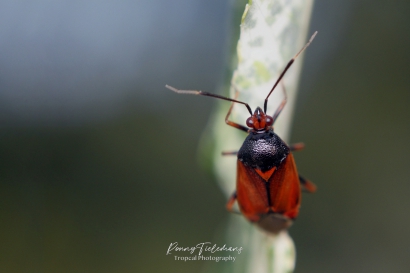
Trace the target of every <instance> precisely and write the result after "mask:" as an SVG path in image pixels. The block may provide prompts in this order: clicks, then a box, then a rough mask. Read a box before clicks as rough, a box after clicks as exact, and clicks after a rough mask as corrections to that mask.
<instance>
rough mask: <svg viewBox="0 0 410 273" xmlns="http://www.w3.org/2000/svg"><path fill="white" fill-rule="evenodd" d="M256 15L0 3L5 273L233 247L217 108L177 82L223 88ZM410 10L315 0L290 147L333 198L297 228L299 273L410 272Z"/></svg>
mask: <svg viewBox="0 0 410 273" xmlns="http://www.w3.org/2000/svg"><path fill="white" fill-rule="evenodd" d="M242 2H243V1H242ZM241 9H242V7H240V6H238V4H235V3H234V2H233V1H219V0H207V1H201V0H185V1H183V0H179V1H161V0H151V1H125V0H124V1H117V2H111V1H95V0H91V1H78V0H74V1H73V0H72V1H44V0H35V1H30V2H23V1H9V0H6V1H1V2H0V272H198V271H200V270H201V269H202V268H203V267H204V266H206V265H207V263H211V262H177V261H174V260H173V257H170V256H166V255H165V253H166V250H167V248H168V246H169V244H170V243H171V242H175V241H177V242H179V244H180V245H183V246H193V245H196V244H197V243H199V242H205V241H211V242H218V243H223V239H221V236H220V232H221V230H223V226H224V225H225V223H226V218H227V212H226V211H225V209H224V205H225V201H226V200H225V197H224V196H223V195H222V193H221V192H220V190H219V188H218V186H217V184H216V182H215V181H214V178H213V177H212V174H210V173H208V172H206V171H205V170H204V169H203V168H201V167H200V166H199V164H198V161H197V160H195V159H197V158H198V152H197V151H198V145H199V141H200V138H201V137H202V132H203V129H204V128H205V126H206V124H207V120H208V117H209V116H210V114H211V112H212V110H213V109H214V107H215V104H216V102H215V101H212V100H210V99H206V98H204V99H198V98H194V97H190V96H177V95H175V94H173V93H171V92H169V91H168V90H166V89H165V88H164V85H165V84H172V85H174V86H178V87H184V88H196V89H202V90H208V91H211V92H212V91H214V90H216V88H217V86H218V85H220V83H221V82H222V81H223V80H224V78H226V77H227V74H226V66H227V62H228V60H229V53H230V50H231V48H232V46H233V44H232V43H233V41H232V37H234V36H235V33H236V32H237V31H238V24H239V18H240V15H241V12H237V11H239V10H241ZM408 10H410V2H409V1H404V0H391V1H381V2H377V3H376V2H374V1H369V0H367V1H366V0H359V1H357V0H356V1H353V0H344V1H340V0H339V1H337V0H330V1H317V2H316V3H315V6H314V10H313V15H312V22H311V27H310V28H311V31H310V32H309V33H311V32H313V31H314V30H318V31H319V35H318V36H317V38H316V39H315V42H314V44H312V46H310V47H309V49H308V50H307V51H306V54H305V61H304V68H303V72H302V79H301V82H300V93H299V94H300V95H299V97H298V102H297V107H296V113H295V116H294V124H293V129H292V141H293V142H298V141H304V142H305V143H306V145H307V148H306V149H305V150H304V151H303V152H300V153H297V154H296V160H297V163H298V168H299V170H300V172H301V173H303V174H304V175H305V176H306V177H309V178H310V179H311V180H312V181H314V182H315V183H316V184H317V185H318V187H319V191H318V192H317V193H316V194H315V195H310V196H305V197H304V203H303V208H302V211H301V214H300V217H299V218H298V220H297V222H296V224H295V225H294V226H293V227H292V228H291V229H290V234H291V236H292V237H293V238H294V241H295V244H296V248H297V252H298V259H297V268H296V272H408V271H409V270H410V259H409V258H408V257H409V255H410V235H409V233H408V231H409V230H410V219H409V209H410V198H409V194H410V183H409V180H410V179H409V178H410V168H409V167H408V164H409V157H408V155H409V154H410V144H409V135H410V125H409V120H410V107H409V102H410V77H409V72H408V71H409V68H410V65H409V63H410V53H409V48H410V35H409V33H410V16H408ZM221 122H223V121H221ZM227 171H234V170H227ZM216 238H219V239H216ZM222 238H223V237H222ZM238 258H240V256H238Z"/></svg>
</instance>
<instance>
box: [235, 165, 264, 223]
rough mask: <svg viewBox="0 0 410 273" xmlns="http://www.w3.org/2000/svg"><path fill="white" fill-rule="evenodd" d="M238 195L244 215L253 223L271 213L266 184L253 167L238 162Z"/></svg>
mask: <svg viewBox="0 0 410 273" xmlns="http://www.w3.org/2000/svg"><path fill="white" fill-rule="evenodd" d="M237 165H238V166H237V170H238V173H237V181H236V194H237V201H238V204H239V208H240V209H241V212H242V214H243V215H244V216H245V217H246V218H247V219H248V220H249V221H251V222H256V221H258V220H259V219H260V215H261V214H266V213H268V211H269V201H268V192H267V191H266V182H265V181H264V180H263V179H262V178H261V177H260V175H259V174H258V173H257V172H256V171H255V170H254V169H252V168H251V167H248V166H245V165H244V164H243V163H242V162H241V161H239V160H238V164H237Z"/></svg>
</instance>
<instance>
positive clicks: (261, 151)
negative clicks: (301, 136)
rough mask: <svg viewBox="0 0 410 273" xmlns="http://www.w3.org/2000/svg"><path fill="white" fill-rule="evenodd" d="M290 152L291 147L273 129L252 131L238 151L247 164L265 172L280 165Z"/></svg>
mask: <svg viewBox="0 0 410 273" xmlns="http://www.w3.org/2000/svg"><path fill="white" fill-rule="evenodd" d="M289 152H290V149H289V147H288V146H287V145H286V144H285V142H284V141H283V140H282V139H280V137H279V136H278V135H277V134H275V133H274V132H273V130H270V131H267V132H263V133H258V132H251V133H249V135H248V137H247V138H246V139H245V141H244V143H243V144H242V147H241V149H240V150H239V152H238V159H239V160H240V161H241V162H242V163H243V164H244V165H245V166H248V167H251V168H258V169H260V170H261V171H262V172H265V171H268V170H270V169H272V168H273V167H279V166H280V164H281V163H282V161H283V160H284V159H285V158H286V156H287V155H288V154H289Z"/></svg>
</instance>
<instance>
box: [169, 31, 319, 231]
mask: <svg viewBox="0 0 410 273" xmlns="http://www.w3.org/2000/svg"><path fill="white" fill-rule="evenodd" d="M316 34H317V32H315V33H314V34H313V35H312V37H311V38H310V40H309V41H308V43H307V44H306V45H305V46H304V47H303V48H302V49H301V50H300V51H299V52H298V53H297V54H296V55H295V56H294V57H293V58H292V59H291V60H290V61H289V62H288V64H287V65H286V67H285V69H284V70H283V72H282V73H281V74H280V76H279V78H278V79H277V81H276V82H275V84H274V85H273V87H272V89H271V90H270V92H269V94H268V95H267V96H266V99H265V102H264V110H262V109H261V108H260V107H257V108H256V110H255V112H253V113H252V110H251V108H250V106H249V105H248V104H247V103H245V102H242V101H238V100H236V98H235V99H231V98H227V97H223V96H220V95H216V94H212V93H207V92H202V91H196V90H179V89H176V88H174V87H171V86H169V85H166V87H167V88H168V89H170V90H172V91H174V92H176V93H179V94H191V95H201V96H208V97H214V98H218V99H223V100H227V101H231V102H232V105H231V107H230V109H229V111H228V113H227V115H226V118H225V122H226V123H227V124H228V125H230V126H232V127H235V128H237V129H239V130H242V131H245V132H247V133H248V136H247V138H246V139H245V141H244V143H243V144H242V147H241V148H240V149H239V151H238V152H228V153H223V154H224V155H237V156H238V160H237V179H236V191H235V192H234V193H233V195H232V196H231V198H230V199H229V201H228V203H227V205H226V207H227V209H228V210H229V211H232V208H233V205H234V203H235V201H237V202H238V205H239V208H240V211H241V213H242V214H243V215H244V216H245V217H246V218H247V219H248V220H249V221H251V222H253V223H256V224H257V225H258V226H259V227H261V228H262V229H264V230H266V231H268V232H271V233H278V232H279V231H281V230H283V229H286V228H288V227H289V226H290V225H291V224H292V222H293V220H294V219H295V218H296V217H297V215H298V213H299V207H300V201H301V188H302V189H304V190H306V191H308V192H315V191H316V186H315V185H314V184H313V183H312V182H310V181H308V180H306V179H304V178H303V177H301V176H300V175H299V174H298V171H297V169H296V164H295V161H294V159H293V155H292V153H291V152H292V151H296V150H300V149H303V147H304V145H303V144H301V143H299V144H295V145H291V146H288V145H287V144H286V143H285V142H284V141H283V140H282V139H280V137H279V136H278V135H277V134H275V133H274V131H273V124H274V122H275V120H276V119H277V118H278V116H279V114H280V113H281V111H282V110H283V108H284V106H285V104H286V101H287V98H286V91H285V90H284V94H285V97H284V99H283V101H282V102H281V104H280V105H279V107H278V108H277V109H276V111H275V113H274V114H273V116H269V115H267V114H266V110H267V103H268V98H269V96H270V95H271V94H272V92H273V90H274V89H275V88H276V86H277V85H278V84H279V82H280V81H281V80H282V78H283V76H284V75H285V73H286V71H287V70H288V69H289V67H290V66H291V65H292V64H293V62H294V61H295V59H296V58H297V57H298V56H299V54H300V53H302V52H303V51H304V50H305V49H306V48H307V47H308V46H309V44H310V43H311V42H312V40H313V39H314V37H315V36H316ZM234 103H240V104H243V105H245V106H246V108H247V109H248V111H249V113H250V115H251V116H250V117H249V118H248V119H247V120H246V125H247V127H246V126H243V125H241V124H238V123H235V122H232V121H230V120H229V116H230V114H231V111H232V107H233V105H234Z"/></svg>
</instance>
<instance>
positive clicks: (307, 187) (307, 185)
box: [299, 175, 316, 193]
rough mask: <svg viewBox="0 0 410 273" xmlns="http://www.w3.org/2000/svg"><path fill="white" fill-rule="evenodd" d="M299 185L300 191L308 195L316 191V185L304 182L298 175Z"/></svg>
mask: <svg viewBox="0 0 410 273" xmlns="http://www.w3.org/2000/svg"><path fill="white" fill-rule="evenodd" d="M299 181H300V185H301V186H302V190H303V191H305V192H309V193H314V192H315V191H316V185H315V184H313V183H312V182H310V181H309V180H306V179H305V178H303V177H302V176H300V175H299Z"/></svg>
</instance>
